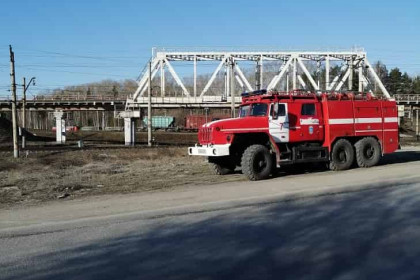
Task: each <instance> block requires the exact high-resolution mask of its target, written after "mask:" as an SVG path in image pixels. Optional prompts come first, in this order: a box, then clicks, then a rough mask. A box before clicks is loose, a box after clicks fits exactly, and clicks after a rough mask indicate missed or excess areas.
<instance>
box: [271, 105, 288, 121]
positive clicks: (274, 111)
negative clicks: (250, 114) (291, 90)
mask: <svg viewBox="0 0 420 280" xmlns="http://www.w3.org/2000/svg"><path fill="white" fill-rule="evenodd" d="M285 115H286V106H285V105H284V104H279V103H274V104H271V116H272V117H273V119H277V118H278V117H284V116H285Z"/></svg>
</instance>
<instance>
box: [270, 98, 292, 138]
mask: <svg viewBox="0 0 420 280" xmlns="http://www.w3.org/2000/svg"><path fill="white" fill-rule="evenodd" d="M268 128H269V132H270V134H271V136H272V137H273V138H274V141H276V142H277V143H280V142H283V143H285V142H289V118H288V114H287V103H272V104H271V107H270V116H269V117H268Z"/></svg>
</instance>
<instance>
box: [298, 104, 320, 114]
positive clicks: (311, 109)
mask: <svg viewBox="0 0 420 280" xmlns="http://www.w3.org/2000/svg"><path fill="white" fill-rule="evenodd" d="M300 114H301V115H302V116H315V115H316V112H315V104H314V103H307V104H302V110H301V112H300Z"/></svg>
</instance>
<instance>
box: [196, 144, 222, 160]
mask: <svg viewBox="0 0 420 280" xmlns="http://www.w3.org/2000/svg"><path fill="white" fill-rule="evenodd" d="M229 147H230V144H225V145H203V146H200V145H195V146H194V147H189V148H188V154H189V155H190V156H205V157H221V156H228V155H229Z"/></svg>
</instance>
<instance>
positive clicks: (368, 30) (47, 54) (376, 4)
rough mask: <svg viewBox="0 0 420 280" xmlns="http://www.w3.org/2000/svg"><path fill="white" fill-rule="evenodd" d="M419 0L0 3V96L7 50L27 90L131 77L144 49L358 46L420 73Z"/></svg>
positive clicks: (6, 78) (373, 57)
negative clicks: (28, 84)
mask: <svg viewBox="0 0 420 280" xmlns="http://www.w3.org/2000/svg"><path fill="white" fill-rule="evenodd" d="M419 14H420V1H416V0H411V1H410V0H399V1H389V0H382V1H376V0H373V1H369V0H364V1H360V0H352V1H342V0H337V1H334V0H325V1H323V0H317V1H315V0H312V1H310V0H308V1H304V0H290V1H284V0H274V1H272V0H269V1H261V0H260V1H256V0H254V1H246V0H242V1H240V0H238V1H228V0H224V1H219V0H212V1H205V0H199V1H197V0H196V1H186V0H176V1H169V0H168V1H164V0H151V1H144V0H137V1H135V0H118V1H117V0H114V1H110V0H109V1H108V0H102V1H99V0H90V1H87V0H84V1H82V0H72V1H70V0H60V1H57V0H37V1H30V0H26V1H24V0H14V1H9V0H1V1H0V96H4V95H9V94H10V93H8V92H7V89H8V88H9V87H10V86H9V85H10V75H9V73H10V66H9V45H12V47H13V50H14V52H15V61H16V77H17V83H21V80H22V77H27V79H29V78H30V77H33V76H35V77H36V85H35V86H31V87H30V90H29V93H30V94H36V93H38V92H40V91H42V90H45V89H52V88H57V87H62V86H66V85H75V84H83V83H88V82H94V81H101V80H104V79H113V80H124V79H135V78H136V77H137V76H138V75H139V74H140V71H141V70H142V69H143V67H144V66H145V64H146V63H147V61H148V60H149V59H150V57H151V49H152V47H176V48H183V49H185V50H188V49H194V48H197V47H205V48H206V49H212V48H213V49H223V48H229V49H235V48H240V49H241V50H244V49H251V50H258V49H266V48H276V49H278V50H308V51H309V50H324V49H329V50H343V49H350V48H352V47H354V46H358V47H363V48H364V49H365V51H366V52H367V54H368V59H369V61H370V62H375V61H377V60H381V61H382V62H384V63H385V64H386V65H387V66H388V69H389V68H393V67H399V68H400V69H401V70H402V71H403V72H405V71H406V72H408V73H409V74H410V75H417V74H419V75H420V36H419V35H420V16H419Z"/></svg>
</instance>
